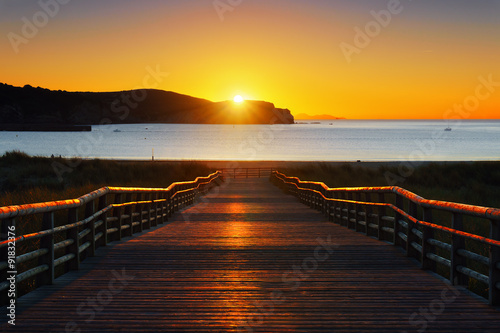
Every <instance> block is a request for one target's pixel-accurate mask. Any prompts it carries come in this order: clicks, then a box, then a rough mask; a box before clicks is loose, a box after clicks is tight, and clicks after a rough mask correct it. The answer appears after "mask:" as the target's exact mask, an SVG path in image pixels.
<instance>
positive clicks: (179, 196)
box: [0, 171, 223, 305]
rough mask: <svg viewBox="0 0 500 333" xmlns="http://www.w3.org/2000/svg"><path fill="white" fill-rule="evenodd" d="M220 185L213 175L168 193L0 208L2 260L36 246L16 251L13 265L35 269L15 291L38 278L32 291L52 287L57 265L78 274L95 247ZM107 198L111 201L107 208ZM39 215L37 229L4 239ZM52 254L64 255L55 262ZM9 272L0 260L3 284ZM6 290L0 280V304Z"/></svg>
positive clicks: (129, 190)
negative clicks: (61, 217)
mask: <svg viewBox="0 0 500 333" xmlns="http://www.w3.org/2000/svg"><path fill="white" fill-rule="evenodd" d="M221 181H223V174H222V172H221V171H217V172H215V173H212V174H210V175H209V176H207V177H198V178H196V179H195V180H194V181H188V182H176V183H172V184H171V185H170V186H169V187H167V188H135V187H103V188H101V189H98V190H96V191H93V192H91V193H88V194H86V195H84V196H81V197H79V198H77V199H70V200H60V201H51V202H43V203H35V204H27V205H17V206H8V207H0V225H1V231H2V239H1V240H0V255H1V258H2V260H6V259H7V248H8V246H9V245H11V244H14V243H17V244H18V245H19V244H20V243H23V242H27V241H35V240H39V242H38V243H39V244H37V243H32V244H31V245H30V246H34V245H36V247H37V248H36V249H35V250H33V249H31V250H30V252H26V251H27V250H25V251H24V252H23V251H20V247H19V246H17V247H16V250H17V253H16V254H15V257H16V258H15V259H16V262H17V263H23V262H25V261H27V260H33V259H36V258H38V266H34V267H33V265H31V266H27V267H25V268H24V269H22V270H18V273H17V276H16V286H17V284H18V283H20V282H21V281H23V280H25V279H28V278H32V277H36V278H37V279H36V287H38V286H41V285H43V284H52V283H53V282H54V279H55V273H54V269H55V267H56V266H61V265H65V268H64V272H67V271H69V270H74V269H78V268H79V266H80V262H81V261H82V260H83V259H85V257H86V256H93V255H94V253H95V249H96V248H98V247H100V246H106V245H107V244H108V243H109V242H111V241H117V240H121V239H122V237H123V236H131V235H132V234H134V233H136V232H141V231H143V230H145V229H149V228H151V227H153V226H156V225H158V224H162V223H164V222H165V221H167V219H168V217H170V216H171V215H172V214H173V212H175V211H177V210H179V209H180V208H181V207H184V206H186V205H189V204H192V203H193V202H194V201H195V199H196V197H197V196H199V195H200V194H203V193H206V192H207V191H208V190H210V188H212V187H213V186H216V185H218V184H219V183H220V182H221ZM110 197H111V198H114V202H112V203H108V200H109V198H110ZM60 211H67V213H66V214H67V220H66V221H65V222H63V223H62V225H60V226H55V213H56V212H60ZM82 213H83V214H82ZM111 213H112V214H111ZM40 215H41V216H42V227H41V230H39V231H38V232H34V233H30V234H23V235H18V234H16V235H15V237H13V238H12V237H11V238H8V235H9V233H8V232H7V231H8V230H9V229H8V228H9V226H15V225H16V219H22V218H25V217H28V216H40ZM80 215H81V216H80ZM59 224H61V223H59ZM56 236H57V237H58V238H57V239H56ZM26 248H27V247H25V249H26ZM56 250H58V251H61V250H64V251H63V252H65V253H64V254H63V255H60V256H59V257H56V253H55V251H56ZM58 253H59V252H58ZM4 258H5V259H4ZM35 265H36V264H35ZM8 267H9V265H8V262H7V261H0V274H1V276H2V279H6V277H7V272H8V271H9V269H8ZM8 288H9V283H8V281H6V280H4V281H1V280H0V292H2V305H4V304H7V302H8V298H7V293H6V289H8ZM17 296H20V295H19V294H18V295H17Z"/></svg>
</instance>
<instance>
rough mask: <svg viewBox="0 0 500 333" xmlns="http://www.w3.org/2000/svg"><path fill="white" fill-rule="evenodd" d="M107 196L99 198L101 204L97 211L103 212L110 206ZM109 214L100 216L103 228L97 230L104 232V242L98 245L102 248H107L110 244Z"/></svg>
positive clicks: (98, 205)
mask: <svg viewBox="0 0 500 333" xmlns="http://www.w3.org/2000/svg"><path fill="white" fill-rule="evenodd" d="M107 197H108V196H107V195H103V196H102V197H100V198H99V202H98V204H97V209H98V210H103V209H105V208H106V207H107V206H108V202H107ZM108 215H109V214H108V213H104V214H102V215H101V216H100V219H101V221H102V224H101V226H100V227H99V228H98V229H97V231H99V230H100V231H101V232H102V237H101V239H102V241H99V242H98V243H97V245H100V246H106V245H107V244H108Z"/></svg>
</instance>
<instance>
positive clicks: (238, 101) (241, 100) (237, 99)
mask: <svg viewBox="0 0 500 333" xmlns="http://www.w3.org/2000/svg"><path fill="white" fill-rule="evenodd" d="M233 101H234V102H235V103H238V104H239V103H242V102H243V101H245V99H244V98H243V97H241V95H236V96H234V98H233Z"/></svg>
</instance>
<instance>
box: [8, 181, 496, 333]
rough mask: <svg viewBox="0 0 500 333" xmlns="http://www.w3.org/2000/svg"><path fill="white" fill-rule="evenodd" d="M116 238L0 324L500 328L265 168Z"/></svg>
mask: <svg viewBox="0 0 500 333" xmlns="http://www.w3.org/2000/svg"><path fill="white" fill-rule="evenodd" d="M112 244H114V245H111V246H107V247H101V248H99V249H98V250H96V256H95V257H92V258H88V259H87V260H85V261H84V262H82V263H81V265H80V268H81V270H80V271H73V272H70V273H67V274H65V275H63V276H62V277H60V278H58V279H56V282H55V284H53V285H46V286H43V287H41V288H39V289H37V290H35V291H34V292H31V293H29V294H27V295H26V296H24V297H23V298H21V299H20V300H19V301H18V313H17V317H16V326H15V328H14V327H12V326H9V325H7V324H5V323H4V324H2V331H6V332H11V331H18V332H424V331H425V332H468V333H470V332H499V329H500V312H499V311H497V310H496V309H495V308H494V307H491V306H489V305H488V304H487V303H486V302H485V301H483V300H480V299H479V298H477V297H475V296H472V295H471V294H470V293H469V292H467V291H465V290H464V289H462V288H459V289H456V288H454V287H451V286H450V285H449V284H447V283H446V282H445V281H443V280H442V279H440V278H438V277H437V276H435V275H433V274H430V273H428V272H426V271H424V270H421V269H420V268H419V266H418V264H417V263H416V262H415V261H414V260H413V259H409V258H408V257H407V256H406V254H405V253H404V252H403V251H401V250H400V249H399V248H398V247H395V246H393V245H391V244H389V243H387V242H383V241H380V240H378V239H375V238H371V237H367V236H365V235H363V234H360V233H357V232H355V231H354V230H350V229H348V228H345V227H343V226H340V225H338V224H334V223H332V222H329V221H328V219H327V218H326V217H325V216H324V215H323V214H321V213H320V212H318V211H315V210H312V209H311V208H309V207H307V206H306V205H303V204H301V203H300V202H299V201H298V199H297V198H295V197H294V196H291V195H288V194H285V193H283V192H282V191H281V190H280V189H279V188H278V187H276V186H273V185H272V184H271V183H270V182H269V180H268V179H264V178H260V179H259V178H249V179H226V182H225V183H224V184H222V185H221V186H219V187H217V188H215V189H213V190H212V191H211V192H210V193H209V194H207V195H206V196H205V197H203V198H202V199H201V200H199V201H198V203H197V204H195V205H192V206H189V207H187V208H185V209H184V210H181V211H179V212H177V213H175V214H174V215H173V216H172V217H171V218H170V219H169V222H168V224H166V225H163V226H161V227H157V228H156V229H152V230H150V231H148V232H143V233H141V234H139V235H138V236H135V237H132V238H125V239H123V240H122V241H121V242H119V243H112ZM4 309H5V308H4ZM4 318H5V317H4ZM2 320H3V318H2Z"/></svg>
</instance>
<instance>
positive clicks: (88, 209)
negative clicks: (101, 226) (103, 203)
mask: <svg viewBox="0 0 500 333" xmlns="http://www.w3.org/2000/svg"><path fill="white" fill-rule="evenodd" d="M94 214H95V204H94V200H91V201H90V202H88V203H87V204H86V205H85V218H88V217H90V216H92V215H94ZM86 228H89V229H90V233H89V234H88V235H87V236H88V237H87V239H88V240H89V242H90V246H89V247H88V248H87V251H89V255H90V256H91V257H93V256H95V220H92V221H90V222H89V223H88V226H86Z"/></svg>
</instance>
